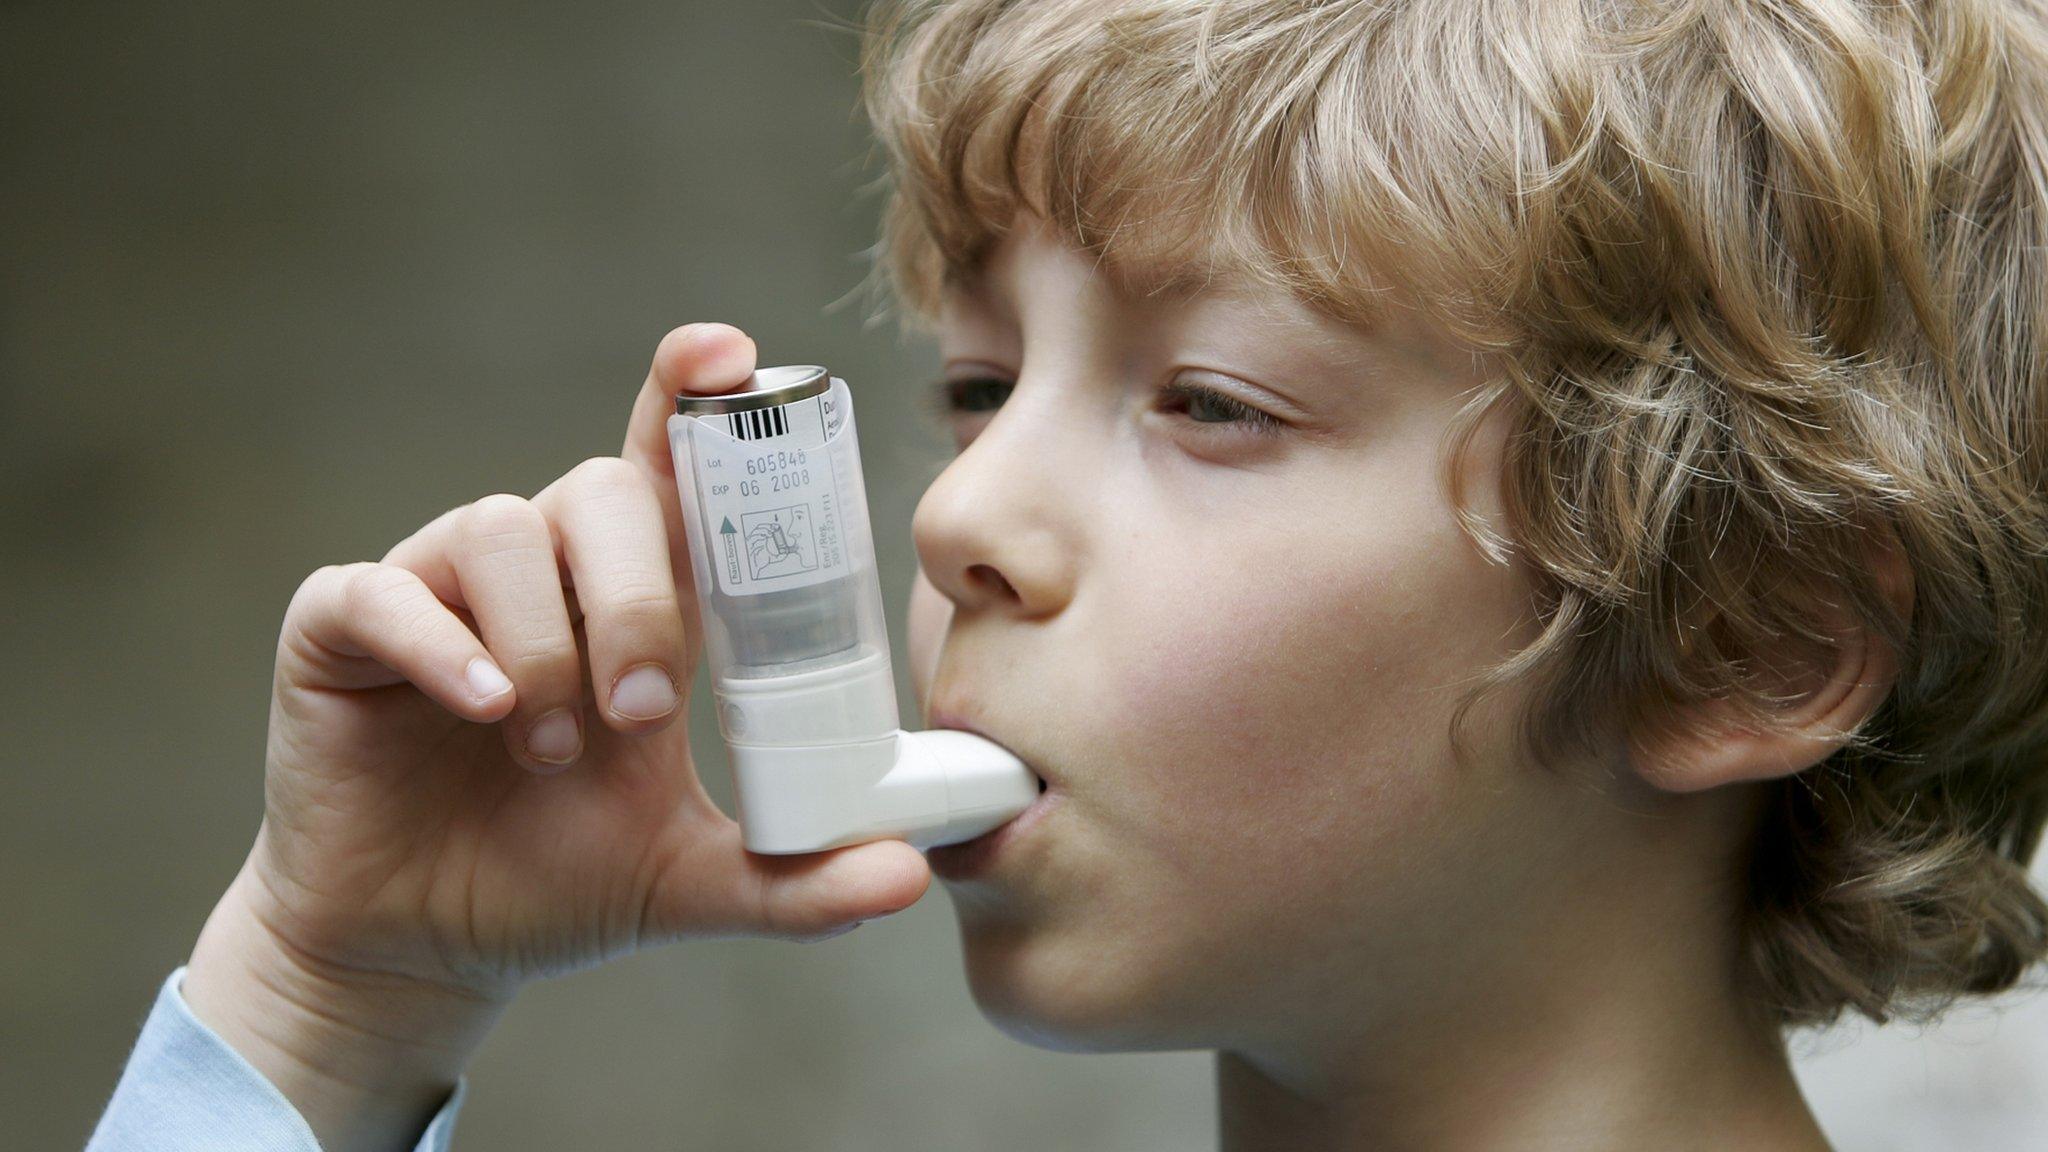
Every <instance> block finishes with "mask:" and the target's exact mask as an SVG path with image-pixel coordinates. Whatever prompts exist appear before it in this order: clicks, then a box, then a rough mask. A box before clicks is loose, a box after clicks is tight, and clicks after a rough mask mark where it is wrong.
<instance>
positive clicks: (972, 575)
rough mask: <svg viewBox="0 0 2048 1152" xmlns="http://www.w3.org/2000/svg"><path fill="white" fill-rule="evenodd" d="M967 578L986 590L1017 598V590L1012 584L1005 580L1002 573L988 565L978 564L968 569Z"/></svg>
mask: <svg viewBox="0 0 2048 1152" xmlns="http://www.w3.org/2000/svg"><path fill="white" fill-rule="evenodd" d="M967 578H968V579H969V580H972V581H973V582H975V583H976V584H979V585H981V586H982V587H984V588H990V589H993V590H995V591H997V592H1000V593H1002V594H1003V595H1005V596H1015V595H1016V594H1017V590H1016V589H1015V588H1012V587H1011V586H1010V582H1009V581H1008V580H1006V579H1004V578H1003V574H1002V573H1001V572H998V571H996V570H995V569H994V568H991V567H989V566H988V565H986V564H976V565H973V566H972V567H970V568H968V569H967Z"/></svg>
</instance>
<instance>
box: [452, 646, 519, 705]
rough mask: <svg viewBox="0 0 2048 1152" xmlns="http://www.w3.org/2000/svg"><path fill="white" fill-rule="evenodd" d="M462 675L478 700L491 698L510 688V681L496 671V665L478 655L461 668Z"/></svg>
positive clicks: (502, 693) (508, 690)
mask: <svg viewBox="0 0 2048 1152" xmlns="http://www.w3.org/2000/svg"><path fill="white" fill-rule="evenodd" d="M462 676H463V678H464V679H465V680H468V681H469V690H470V691H471V692H472V693H474V694H475V695H476V698H477V699H478V700H491V699H495V698H496V697H499V696H502V695H504V694H505V693H507V692H510V691H511V690H512V682H511V681H510V680H507V679H505V674H504V673H503V672H500V671H498V666H497V665H496V664H493V663H491V662H490V661H489V660H486V659H484V658H483V657H481V656H479V657H477V658H476V659H474V660H471V661H470V662H469V667H467V668H465V669H463V670H462Z"/></svg>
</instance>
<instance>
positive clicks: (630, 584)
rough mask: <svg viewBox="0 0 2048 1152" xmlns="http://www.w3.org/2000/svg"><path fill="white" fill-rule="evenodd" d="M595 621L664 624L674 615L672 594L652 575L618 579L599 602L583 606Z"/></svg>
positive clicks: (671, 589)
mask: <svg viewBox="0 0 2048 1152" xmlns="http://www.w3.org/2000/svg"><path fill="white" fill-rule="evenodd" d="M585 608H586V611H588V612H589V613H590V614H591V615H594V616H598V617H601V618H602V617H609V618H611V619H614V620H624V621H629V622H637V623H652V622H657V621H660V622H665V621H667V620H668V618H669V617H671V616H674V615H675V614H676V592H675V589H674V588H673V587H671V586H670V585H668V584H667V583H666V582H664V581H662V580H658V579H656V578H655V576H654V574H653V573H642V574H633V575H629V576H624V577H622V578H621V579H620V580H619V582H618V583H616V584H614V585H613V586H612V587H611V588H609V589H607V590H606V591H605V594H604V596H603V597H602V598H601V599H597V600H594V601H593V602H592V603H590V604H588V605H586V606H585Z"/></svg>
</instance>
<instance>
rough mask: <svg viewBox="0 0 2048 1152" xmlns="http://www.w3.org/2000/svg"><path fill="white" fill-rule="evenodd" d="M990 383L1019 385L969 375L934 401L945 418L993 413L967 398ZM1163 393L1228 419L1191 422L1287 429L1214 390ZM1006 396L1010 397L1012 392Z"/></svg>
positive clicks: (943, 383)
mask: <svg viewBox="0 0 2048 1152" xmlns="http://www.w3.org/2000/svg"><path fill="white" fill-rule="evenodd" d="M990 384H993V385H997V386H999V387H1003V388H1014V387H1015V386H1016V385H1015V384H1014V383H1012V382H1011V381H1009V380H1005V379H1003V378H1001V377H999V376H965V377H962V378H960V379H958V380H940V381H938V382H937V383H936V384H935V385H933V398H934V400H935V402H936V404H937V407H938V410H939V412H940V414H941V415H942V416H955V415H973V414H976V413H980V412H986V411H992V410H993V409H994V408H996V407H1000V406H1001V404H1000V402H998V403H997V404H995V405H991V406H990V407H988V408H976V407H973V406H972V405H970V404H969V403H968V401H967V395H968V393H969V392H970V391H971V390H973V389H977V388H980V387H983V386H985V385H990ZM1159 393H1160V395H1162V396H1171V397H1176V398H1178V399H1179V400H1180V402H1181V403H1182V404H1183V405H1188V406H1191V405H1194V404H1203V405H1207V406H1208V407H1209V408H1210V410H1211V411H1214V412H1218V413H1221V414H1222V415H1223V416H1224V417H1225V418H1224V419H1221V420H1192V421H1191V423H1195V424H1210V425H1224V426H1226V427H1229V426H1236V427H1235V428H1234V429H1233V430H1234V431H1241V432H1243V433H1244V434H1247V435H1255V436H1267V435H1271V434H1273V433H1275V432H1278V431H1279V430H1280V429H1281V428H1282V427H1283V426H1284V422H1283V421H1282V420H1281V419H1280V418H1279V417H1277V416H1275V415H1273V414H1272V413H1270V412H1267V411H1265V410H1264V409H1260V408H1254V407H1252V406H1251V405H1249V404H1247V403H1245V402H1244V401H1242V400H1239V399H1238V398H1236V397H1235V396H1229V395H1226V394H1224V393H1222V392H1218V391H1216V390H1215V389H1213V388H1204V387H1201V386H1200V385H1197V384H1188V383H1185V382H1183V381H1179V380H1176V381H1173V382H1172V383H1169V384H1168V385H1166V387H1164V388H1161V389H1160V390H1159ZM1004 395H1005V396H1007V395H1008V393H1007V392H1006V393H1004Z"/></svg>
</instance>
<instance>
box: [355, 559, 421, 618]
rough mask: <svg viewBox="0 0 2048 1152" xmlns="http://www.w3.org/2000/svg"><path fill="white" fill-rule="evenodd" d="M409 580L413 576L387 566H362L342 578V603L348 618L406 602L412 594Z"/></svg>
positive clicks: (403, 570) (412, 578)
mask: <svg viewBox="0 0 2048 1152" xmlns="http://www.w3.org/2000/svg"><path fill="white" fill-rule="evenodd" d="M413 580H414V577H413V575H412V574H411V573H410V572H407V571H406V570H405V569H403V568H397V567H393V566H391V565H389V564H363V565H361V566H357V567H355V568H354V569H353V571H350V572H349V573H348V575H347V576H346V577H345V578H344V581H343V583H342V603H343V605H344V606H345V607H346V609H347V610H348V613H349V615H351V616H363V615H366V614H368V613H370V612H373V611H378V610H389V609H391V608H394V607H396V606H397V605H399V604H400V603H402V602H403V601H404V600H405V599H406V598H407V595H408V593H410V592H411V591H412V585H413Z"/></svg>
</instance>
